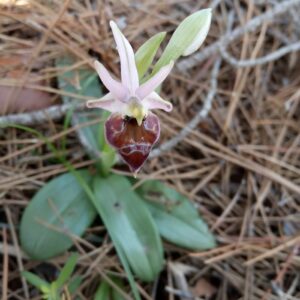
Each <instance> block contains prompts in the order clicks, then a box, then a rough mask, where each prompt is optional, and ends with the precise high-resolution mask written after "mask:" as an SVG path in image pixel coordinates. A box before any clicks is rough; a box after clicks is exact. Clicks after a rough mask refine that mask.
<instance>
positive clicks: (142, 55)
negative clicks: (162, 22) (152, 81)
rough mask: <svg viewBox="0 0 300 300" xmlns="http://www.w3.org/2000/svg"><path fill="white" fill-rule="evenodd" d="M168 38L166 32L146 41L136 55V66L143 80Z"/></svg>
mask: <svg viewBox="0 0 300 300" xmlns="http://www.w3.org/2000/svg"><path fill="white" fill-rule="evenodd" d="M165 36H166V32H160V33H157V34H155V35H154V36H153V37H151V38H150V39H149V40H148V41H146V42H145V43H144V44H143V45H142V46H141V47H140V48H139V49H138V50H137V52H136V53H135V64H136V68H137V70H138V74H139V78H140V79H141V78H142V77H143V76H144V75H145V73H146V72H147V70H148V68H149V67H150V65H151V64H152V62H153V59H154V56H155V54H156V52H157V50H158V48H159V46H160V44H161V42H162V41H163V40H164V38H165Z"/></svg>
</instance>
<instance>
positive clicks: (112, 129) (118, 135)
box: [105, 113, 160, 173]
mask: <svg viewBox="0 0 300 300" xmlns="http://www.w3.org/2000/svg"><path fill="white" fill-rule="evenodd" d="M105 135H106V140H107V142H108V143H109V144H110V145H111V146H113V147H114V148H115V149H116V150H117V151H118V153H119V154H120V156H121V157H122V158H123V160H124V161H125V163H126V164H127V165H128V166H129V168H130V170H131V172H133V173H137V172H138V171H139V170H140V169H141V167H142V166H143V164H144V163H145V161H146V160H147V158H148V156H149V154H150V151H151V149H152V147H153V145H154V144H155V143H156V142H157V141H158V139H159V136H160V124H159V120H158V118H157V116H156V115H154V114H153V113H149V114H148V115H147V116H146V117H145V118H144V119H143V121H142V124H141V125H140V126H139V125H138V123H137V121H136V119H134V118H130V117H122V115H120V114H112V115H111V116H110V118H109V119H108V120H107V121H106V123H105Z"/></svg>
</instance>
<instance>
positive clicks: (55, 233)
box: [20, 170, 96, 260]
mask: <svg viewBox="0 0 300 300" xmlns="http://www.w3.org/2000/svg"><path fill="white" fill-rule="evenodd" d="M77 172H78V173H79V175H80V176H81V177H83V178H85V180H86V181H87V182H91V181H92V175H91V174H90V173H89V171H87V170H81V171H77ZM95 217H96V210H95V208H94V206H93V205H92V204H91V203H90V200H89V198H88V196H87V194H86V193H85V191H84V190H83V188H82V186H81V185H80V184H79V183H78V181H77V179H76V177H75V176H74V175H73V174H71V173H66V174H63V175H60V176H58V177H56V178H54V179H52V180H51V181H49V182H48V183H47V184H46V185H44V186H43V187H42V188H41V189H40V190H39V191H38V192H37V194H36V195H35V196H34V197H33V199H32V200H31V202H30V203H29V205H28V206H27V208H26V209H25V211H24V214H23V217H22V220H21V227H20V239H21V245H22V248H23V249H24V251H25V252H26V253H27V254H28V255H29V256H30V257H32V258H34V259H39V260H45V259H48V258H50V257H53V256H56V255H58V254H61V253H63V252H64V251H66V250H67V249H69V248H70V247H71V246H72V244H73V242H72V239H71V238H70V237H69V235H68V234H71V235H76V236H80V235H82V234H83V233H84V231H85V230H86V228H88V227H89V225H90V224H91V223H92V222H93V220H94V219H95Z"/></svg>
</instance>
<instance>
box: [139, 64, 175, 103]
mask: <svg viewBox="0 0 300 300" xmlns="http://www.w3.org/2000/svg"><path fill="white" fill-rule="evenodd" d="M173 65H174V62H173V61H171V62H170V63H169V64H168V65H166V66H164V67H162V68H161V69H160V70H159V71H158V72H157V73H156V74H155V75H154V76H153V77H151V78H150V79H149V80H148V81H146V82H145V83H144V84H142V85H141V86H140V87H139V88H138V89H137V90H136V93H135V94H136V96H137V97H138V98H139V99H140V100H143V99H144V98H145V97H147V96H148V95H149V94H150V93H152V92H153V91H154V90H155V89H156V88H157V87H158V86H159V85H160V84H161V83H162V82H163V81H164V80H165V79H166V77H167V76H168V75H169V73H170V72H171V70H172V68H173Z"/></svg>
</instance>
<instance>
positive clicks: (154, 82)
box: [87, 21, 174, 173]
mask: <svg viewBox="0 0 300 300" xmlns="http://www.w3.org/2000/svg"><path fill="white" fill-rule="evenodd" d="M110 27H111V29H112V32H113V36H114V39H115V42H116V44H117V50H118V53H119V56H120V64H121V82H120V81H117V80H116V79H114V78H113V77H112V76H111V75H110V73H109V72H108V70H107V69H106V68H105V67H104V66H103V65H102V64H101V63H99V62H98V61H95V69H96V71H97V73H98V75H99V77H100V79H101V81H102V83H103V84H104V86H105V87H106V88H107V89H108V91H109V92H108V94H106V95H105V96H104V97H102V98H100V99H97V100H90V101H88V102H87V107H88V108H101V109H104V110H107V111H109V112H111V113H112V114H111V116H110V117H109V119H108V120H107V121H106V123H105V136H106V140H107V142H108V143H109V144H110V145H111V146H113V147H114V148H116V149H117V151H118V153H119V154H120V155H121V157H122V158H123V159H124V161H125V162H126V163H127V164H128V166H129V167H130V169H131V171H132V172H134V173H136V172H138V171H139V169H140V168H141V167H142V165H143V164H144V162H145V161H146V159H147V157H148V156H149V153H150V151H151V149H152V147H153V145H154V144H155V143H156V142H157V140H158V139H159V136H160V124H159V120H158V118H157V116H156V115H155V114H153V113H152V112H151V110H153V109H162V110H164V111H167V112H169V111H171V110H172V104H171V103H170V102H168V101H165V100H163V99H162V98H161V97H160V96H159V95H158V94H157V93H156V92H155V89H156V88H157V87H158V86H159V85H160V84H161V83H162V82H163V81H164V80H165V78H166V77H167V76H168V74H169V73H170V72H171V69H172V67H173V64H174V63H173V61H171V62H170V63H169V64H168V65H166V66H164V67H162V68H161V69H160V70H159V71H158V72H157V73H156V74H155V75H154V76H153V77H151V78H150V79H149V80H148V81H146V82H145V83H142V84H140V82H139V77H138V71H137V67H136V64H135V57H134V52H133V49H132V47H131V45H130V43H129V42H128V40H127V39H126V38H125V36H124V35H123V34H122V32H121V31H120V30H119V28H118V26H117V25H116V24H115V23H114V22H113V21H111V22H110Z"/></svg>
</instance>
